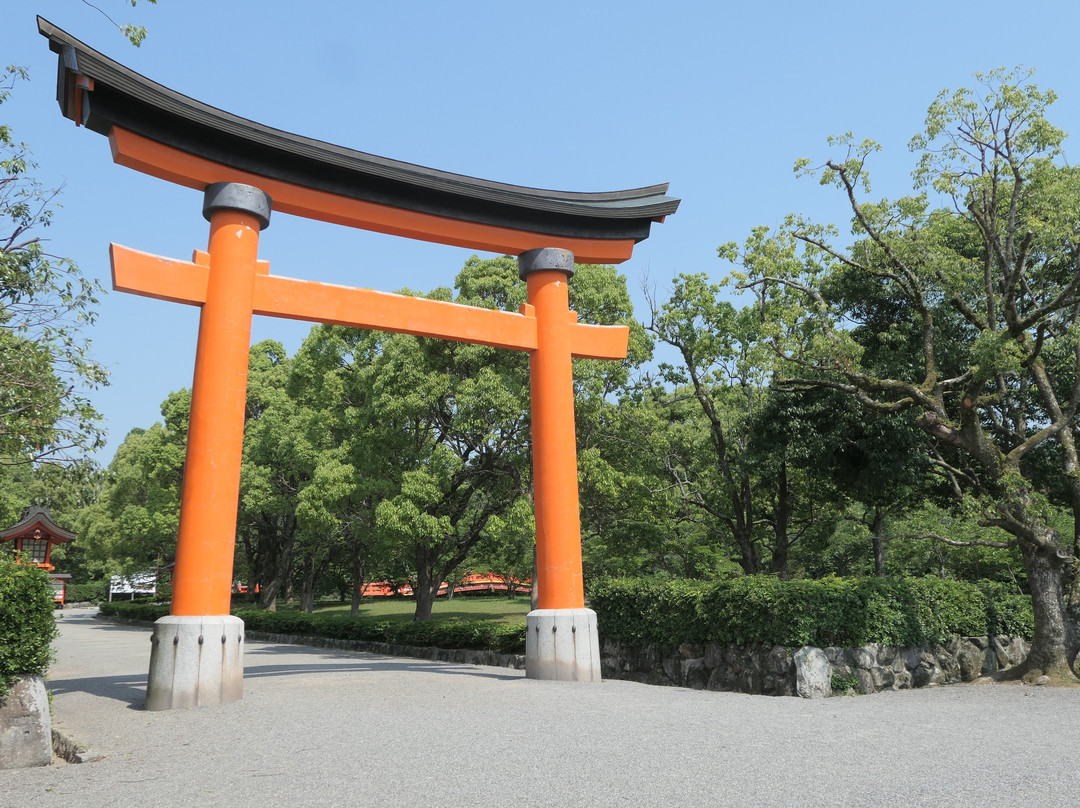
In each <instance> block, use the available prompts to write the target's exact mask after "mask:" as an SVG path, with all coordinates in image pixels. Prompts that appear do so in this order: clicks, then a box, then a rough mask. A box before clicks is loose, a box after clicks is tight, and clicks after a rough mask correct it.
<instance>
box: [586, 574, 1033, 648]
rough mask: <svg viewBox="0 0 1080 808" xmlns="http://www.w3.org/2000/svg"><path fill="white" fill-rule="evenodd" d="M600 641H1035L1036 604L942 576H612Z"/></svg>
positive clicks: (605, 587) (603, 596)
mask: <svg viewBox="0 0 1080 808" xmlns="http://www.w3.org/2000/svg"><path fill="white" fill-rule="evenodd" d="M589 596H590V604H591V605H592V608H593V609H594V610H595V611H596V614H597V621H598V624H599V629H600V633H601V635H602V636H604V637H607V638H611V639H616V640H622V641H626V642H638V643H641V642H644V643H658V644H661V645H667V646H676V645H679V644H681V643H684V642H693V643H698V644H717V645H766V646H774V645H782V646H787V647H799V646H803V645H814V646H818V647H825V646H831V645H840V646H849V647H850V646H860V645H867V644H869V643H880V644H883V645H899V646H914V645H922V644H925V643H932V642H938V643H940V642H944V641H946V640H948V639H949V638H951V637H956V636H980V635H984V634H995V633H996V634H1021V635H1023V636H1029V637H1030V636H1031V633H1032V628H1033V623H1032V618H1031V605H1030V601H1028V600H1027V599H1026V598H1023V597H1019V596H1006V595H1004V594H1003V593H1000V592H993V591H991V590H990V589H987V588H980V587H979V586H976V585H974V584H970V583H963V582H957V581H945V580H941V579H938V578H913V579H895V580H883V579H880V578H835V577H832V578H824V579H821V580H812V581H781V580H779V579H778V578H774V577H771V576H766V575H753V576H745V577H742V578H735V579H731V580H723V581H716V582H713V583H709V584H703V583H701V582H696V581H664V580H658V579H627V578H608V579H601V580H598V581H595V582H594V583H593V584H592V586H591V587H590V590H589Z"/></svg>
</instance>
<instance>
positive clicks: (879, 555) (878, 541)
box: [870, 507, 885, 578]
mask: <svg viewBox="0 0 1080 808" xmlns="http://www.w3.org/2000/svg"><path fill="white" fill-rule="evenodd" d="M884 525H885V512H884V511H883V510H882V509H881V508H880V507H878V508H874V522H873V524H871V525H870V540H871V541H872V542H873V545H874V575H876V576H877V577H878V578H884V577H885V534H884V530H883V528H884Z"/></svg>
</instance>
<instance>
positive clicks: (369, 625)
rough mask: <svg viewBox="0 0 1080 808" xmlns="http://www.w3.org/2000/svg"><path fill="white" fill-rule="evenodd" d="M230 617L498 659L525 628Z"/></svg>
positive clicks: (133, 612) (140, 614) (299, 615)
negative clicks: (460, 650) (465, 650)
mask: <svg viewBox="0 0 1080 808" xmlns="http://www.w3.org/2000/svg"><path fill="white" fill-rule="evenodd" d="M101 612H102V614H106V615H111V616H115V617H126V618H130V619H134V620H157V619H158V618H159V617H163V616H164V615H166V614H168V613H169V607H168V606H163V605H153V604H143V603H125V602H114V603H103V604H101ZM234 614H235V615H236V616H237V617H239V618H240V619H242V620H243V621H244V627H245V629H247V630H249V631H265V632H268V633H272V634H294V635H298V636H301V637H330V638H333V639H340V640H366V641H368V642H386V643H393V644H397V645H416V646H422V647H423V646H436V647H439V648H469V649H473V650H477V651H493V652H495V653H498V654H523V653H525V626H523V625H518V626H508V625H506V624H504V623H496V622H494V621H491V620H460V621H451V620H437V621H426V622H421V623H417V622H411V621H399V622H393V621H387V620H371V619H365V618H352V617H349V616H348V615H335V614H325V615H324V614H305V613H303V612H294V611H281V612H269V611H264V610H259V609H240V610H237V611H235V612H234Z"/></svg>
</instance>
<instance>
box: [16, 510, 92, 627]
mask: <svg viewBox="0 0 1080 808" xmlns="http://www.w3.org/2000/svg"><path fill="white" fill-rule="evenodd" d="M74 540H75V534H74V533H72V532H71V531H70V530H64V529H63V528H62V527H60V526H59V525H58V524H56V522H54V521H53V520H52V515H51V514H50V513H49V509H48V508H42V507H39V506H31V507H29V508H27V509H26V510H24V511H23V512H22V516H21V518H20V519H19V521H18V523H17V524H15V525H13V526H11V527H9V528H8V529H7V530H0V544H3V543H4V542H13V543H14V544H13V549H14V551H15V553H16V557H17V558H18V560H19V563H21V564H31V565H33V566H35V567H38V568H40V569H43V570H45V571H46V572H47V573H49V579H50V580H51V581H52V585H53V592H54V593H55V594H54V595H53V601H54V602H56V603H59V604H60V605H61V606H63V605H64V598H65V596H66V593H67V581H68V579H69V578H71V576H70V575H67V574H66V573H59V572H55V570H56V567H55V566H54V565H53V563H52V549H53V546H54V545H57V544H68V543H69V542H72V541H74Z"/></svg>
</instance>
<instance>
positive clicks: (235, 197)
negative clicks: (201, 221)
mask: <svg viewBox="0 0 1080 808" xmlns="http://www.w3.org/2000/svg"><path fill="white" fill-rule="evenodd" d="M273 204H274V203H273V200H272V199H270V195H269V194H268V193H266V192H265V191H261V190H259V189H258V188H255V187H254V186H251V185H242V184H241V183H239V182H215V183H211V184H210V185H207V186H206V194H205V195H204V196H203V209H202V212H203V216H204V217H205V218H206V221H210V216H211V215H212V214H213V213H214V211H218V210H238V211H240V212H241V213H250V214H251V215H252V216H254V217H255V218H256V219H258V220H259V229H260V230H265V229H266V228H267V227H269V226H270V211H271V209H272V208H273Z"/></svg>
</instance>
